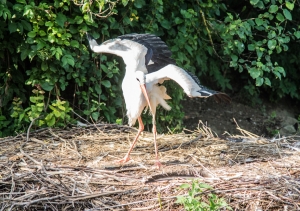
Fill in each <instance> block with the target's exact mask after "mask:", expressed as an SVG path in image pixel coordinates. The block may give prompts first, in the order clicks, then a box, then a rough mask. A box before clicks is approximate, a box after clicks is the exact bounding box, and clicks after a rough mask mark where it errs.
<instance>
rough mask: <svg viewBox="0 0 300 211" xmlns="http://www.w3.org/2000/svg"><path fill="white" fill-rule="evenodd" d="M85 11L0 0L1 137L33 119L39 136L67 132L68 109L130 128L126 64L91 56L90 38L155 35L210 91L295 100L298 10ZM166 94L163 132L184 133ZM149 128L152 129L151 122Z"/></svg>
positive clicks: (160, 6) (155, 7)
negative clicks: (42, 130)
mask: <svg viewBox="0 0 300 211" xmlns="http://www.w3.org/2000/svg"><path fill="white" fill-rule="evenodd" d="M81 2H82V1H76V0H74V1H70V0H64V1H58V0H55V1H53V2H43V1H42V2H37V1H33V0H28V1H23V0H18V1H15V2H8V1H6V0H2V1H1V4H0V45H1V48H0V59H1V65H0V120H1V121H0V131H1V133H0V136H5V135H9V134H13V132H20V131H24V129H26V128H27V127H28V125H29V124H30V122H31V121H32V120H33V119H35V118H37V117H40V118H39V119H38V120H37V121H36V122H35V126H36V127H43V126H64V125H66V124H67V123H69V122H72V121H73V120H74V118H76V116H72V115H71V114H72V113H71V111H72V110H73V111H75V112H76V113H77V114H79V115H81V116H82V117H84V118H85V119H88V120H90V121H93V122H94V121H100V120H104V121H108V122H116V121H117V122H118V123H121V122H122V123H126V120H124V119H123V117H124V116H125V114H124V113H125V112H124V109H122V108H124V106H123V100H122V94H121V88H120V80H121V78H122V75H123V70H124V64H123V62H122V61H121V60H120V59H118V58H117V57H114V56H111V55H97V54H93V53H91V51H90V49H89V48H88V47H87V42H86V38H85V32H86V31H88V32H90V33H91V34H92V35H93V36H94V37H96V38H97V39H98V40H99V42H103V41H104V40H107V39H109V38H114V37H116V36H118V35H120V34H125V33H154V34H156V35H158V36H160V37H161V38H162V39H163V40H164V41H166V42H167V44H168V45H169V46H170V48H171V51H172V52H173V58H174V59H175V60H176V62H177V64H178V66H180V67H182V68H184V69H186V70H188V71H191V72H193V73H195V74H196V75H197V76H199V77H200V78H201V81H202V83H203V84H204V85H207V86H209V87H210V88H212V89H217V90H219V89H221V90H223V91H224V90H226V89H227V90H232V92H233V93H237V92H239V93H240V94H241V95H242V96H243V98H249V99H251V101H252V102H259V97H260V96H263V95H266V94H268V96H269V98H270V99H271V100H277V99H279V98H283V97H291V98H294V99H297V100H299V99H300V95H299V83H298V81H299V80H300V75H299V74H298V69H297V68H298V67H299V63H300V60H299V59H298V58H299V57H300V55H299V50H298V43H297V42H299V39H300V27H299V16H298V15H297V14H298V13H299V8H300V7H299V3H298V2H297V1H285V0H279V1H266V0H249V1H245V2H241V1H229V2H226V5H225V4H224V3H222V1H216V0H213V1H202V0H199V1H180V0H178V1H170V0H165V1H162V0H153V1H147V2H146V1H145V0H135V1H130V0H122V1H117V2H115V1H103V0H99V1H88V2H87V1H84V2H83V3H81ZM167 88H168V92H169V93H170V96H171V97H172V100H170V101H169V102H170V106H171V107H172V110H171V111H169V112H167V111H164V110H162V109H161V108H159V109H158V115H157V118H159V119H157V123H158V124H159V125H158V130H159V131H160V132H161V131H163V130H164V129H166V128H167V126H168V127H169V128H170V130H172V131H174V130H180V129H181V127H182V118H183V116H184V114H183V112H182V111H181V110H182V107H181V105H180V100H181V99H182V98H183V96H184V94H183V92H182V89H181V88H179V87H178V86H177V85H176V84H175V83H168V84H167ZM34 90H38V93H34V92H33V91H34ZM41 91H43V92H44V93H41ZM120 119H122V121H121V120H120ZM145 119H146V122H147V123H148V125H147V126H148V127H149V124H151V117H149V116H148V115H145ZM149 128H150V127H149Z"/></svg>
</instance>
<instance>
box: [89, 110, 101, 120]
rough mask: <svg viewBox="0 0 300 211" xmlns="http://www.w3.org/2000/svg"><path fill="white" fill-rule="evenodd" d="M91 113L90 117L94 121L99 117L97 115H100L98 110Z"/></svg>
mask: <svg viewBox="0 0 300 211" xmlns="http://www.w3.org/2000/svg"><path fill="white" fill-rule="evenodd" d="M91 115H92V118H93V119H94V120H95V121H97V120H98V119H99V116H100V114H99V112H93V113H92V114H91Z"/></svg>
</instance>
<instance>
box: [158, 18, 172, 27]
mask: <svg viewBox="0 0 300 211" xmlns="http://www.w3.org/2000/svg"><path fill="white" fill-rule="evenodd" d="M160 24H161V25H162V27H164V28H165V29H171V27H172V26H171V24H170V22H169V21H168V20H166V19H164V20H163V21H162V22H161V23H160Z"/></svg>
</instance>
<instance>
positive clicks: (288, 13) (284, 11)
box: [283, 9, 292, 21]
mask: <svg viewBox="0 0 300 211" xmlns="http://www.w3.org/2000/svg"><path fill="white" fill-rule="evenodd" d="M283 14H284V16H285V18H286V19H288V20H290V21H291V20H292V14H291V13H290V11H288V10H287V9H283Z"/></svg>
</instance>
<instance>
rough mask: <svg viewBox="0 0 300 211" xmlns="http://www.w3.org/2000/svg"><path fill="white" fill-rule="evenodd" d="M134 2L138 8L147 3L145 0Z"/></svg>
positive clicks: (135, 0)
mask: <svg viewBox="0 0 300 211" xmlns="http://www.w3.org/2000/svg"><path fill="white" fill-rule="evenodd" d="M133 4H134V6H135V7H136V8H142V7H143V6H144V5H145V4H146V3H145V0H134V3H133Z"/></svg>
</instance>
